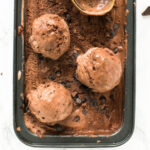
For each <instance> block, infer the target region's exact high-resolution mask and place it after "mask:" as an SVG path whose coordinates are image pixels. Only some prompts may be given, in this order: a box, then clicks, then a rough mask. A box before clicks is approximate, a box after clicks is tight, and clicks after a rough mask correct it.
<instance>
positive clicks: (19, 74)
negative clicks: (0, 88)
mask: <svg viewBox="0 0 150 150" xmlns="http://www.w3.org/2000/svg"><path fill="white" fill-rule="evenodd" d="M20 79H21V71H20V70H19V71H18V80H20Z"/></svg>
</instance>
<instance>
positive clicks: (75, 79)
mask: <svg viewBox="0 0 150 150" xmlns="http://www.w3.org/2000/svg"><path fill="white" fill-rule="evenodd" d="M73 78H74V81H77V82H78V79H77V76H76V73H74V74H73Z"/></svg>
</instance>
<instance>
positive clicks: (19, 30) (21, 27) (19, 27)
mask: <svg viewBox="0 0 150 150" xmlns="http://www.w3.org/2000/svg"><path fill="white" fill-rule="evenodd" d="M23 31H24V27H23V26H22V25H21V26H18V35H20V34H21V33H22V32H23Z"/></svg>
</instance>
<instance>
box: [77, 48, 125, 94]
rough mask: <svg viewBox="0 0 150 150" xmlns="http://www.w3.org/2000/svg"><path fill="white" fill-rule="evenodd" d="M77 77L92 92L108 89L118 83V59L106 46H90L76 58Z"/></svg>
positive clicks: (102, 91)
mask: <svg viewBox="0 0 150 150" xmlns="http://www.w3.org/2000/svg"><path fill="white" fill-rule="evenodd" d="M77 64H78V66H77V70H76V74H77V78H78V80H79V81H80V82H81V83H83V84H84V85H86V86H88V87H89V88H91V89H93V91H94V92H100V93H104V92H107V91H110V90H111V89H113V88H114V87H115V86H117V85H118V84H119V83H120V79H121V76H122V72H123V71H122V65H121V61H120V59H119V58H118V57H117V56H116V55H115V54H114V53H113V52H112V51H111V50H109V49H107V48H97V47H96V48H91V49H89V50H88V51H87V52H86V53H85V54H83V55H80V56H78V58H77Z"/></svg>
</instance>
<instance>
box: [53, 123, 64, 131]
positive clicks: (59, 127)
mask: <svg viewBox="0 0 150 150" xmlns="http://www.w3.org/2000/svg"><path fill="white" fill-rule="evenodd" d="M55 128H56V131H57V132H61V131H63V128H62V126H61V125H59V124H56V125H55Z"/></svg>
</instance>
